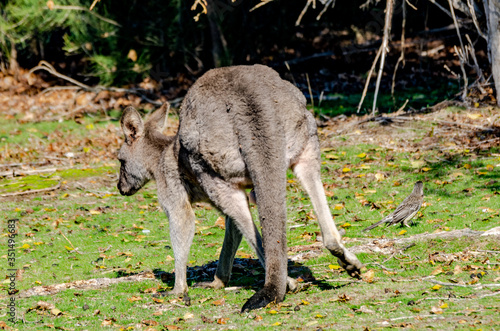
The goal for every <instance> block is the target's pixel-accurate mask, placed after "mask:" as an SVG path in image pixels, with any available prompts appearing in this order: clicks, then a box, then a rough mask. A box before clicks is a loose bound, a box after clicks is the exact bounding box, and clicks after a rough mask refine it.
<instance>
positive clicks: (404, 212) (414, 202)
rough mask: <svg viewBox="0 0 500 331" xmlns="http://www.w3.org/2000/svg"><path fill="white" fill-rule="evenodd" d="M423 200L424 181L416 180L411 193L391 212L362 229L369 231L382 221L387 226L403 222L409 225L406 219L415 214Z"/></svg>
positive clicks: (408, 219)
mask: <svg viewBox="0 0 500 331" xmlns="http://www.w3.org/2000/svg"><path fill="white" fill-rule="evenodd" d="M423 201H424V183H422V182H421V181H418V182H416V183H415V186H413V191H412V192H411V194H410V195H409V196H408V197H406V199H404V200H403V202H401V204H400V205H399V206H398V208H396V210H395V211H394V212H393V213H391V214H389V215H387V216H386V217H384V218H383V219H382V220H381V221H379V222H377V223H375V224H373V225H370V226H369V227H367V228H366V229H364V230H363V231H369V230H371V229H374V228H376V227H377V226H379V225H380V224H383V223H387V226H389V225H394V224H398V223H403V224H404V225H405V226H408V227H409V225H408V221H410V220H411V219H412V218H413V216H415V214H416V213H417V212H418V211H419V209H420V207H421V206H422V202H423Z"/></svg>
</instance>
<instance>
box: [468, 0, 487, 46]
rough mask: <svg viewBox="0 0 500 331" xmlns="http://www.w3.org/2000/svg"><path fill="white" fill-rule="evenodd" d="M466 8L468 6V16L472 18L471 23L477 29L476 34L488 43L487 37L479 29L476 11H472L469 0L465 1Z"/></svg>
mask: <svg viewBox="0 0 500 331" xmlns="http://www.w3.org/2000/svg"><path fill="white" fill-rule="evenodd" d="M467 6H469V10H470V14H471V16H472V21H473V22H474V26H475V27H476V29H477V33H478V34H479V35H480V36H481V37H483V39H484V40H486V41H488V36H487V35H486V34H485V33H484V32H483V31H482V30H481V28H480V27H479V22H478V20H477V16H476V10H475V9H474V4H473V3H472V1H471V0H467Z"/></svg>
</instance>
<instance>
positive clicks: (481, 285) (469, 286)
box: [425, 279, 500, 289]
mask: <svg viewBox="0 0 500 331" xmlns="http://www.w3.org/2000/svg"><path fill="white" fill-rule="evenodd" d="M425 280H426V281H428V282H431V283H434V284H438V285H443V286H457V287H466V288H472V289H481V288H482V287H500V284H476V285H465V284H454V283H445V282H440V281H439V280H435V279H425Z"/></svg>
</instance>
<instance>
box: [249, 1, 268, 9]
mask: <svg viewBox="0 0 500 331" xmlns="http://www.w3.org/2000/svg"><path fill="white" fill-rule="evenodd" d="M271 1H273V0H261V1H260V2H259V3H258V4H256V5H255V6H254V7H252V9H250V11H254V10H255V9H257V8H260V7H262V6H264V5H267V4H268V3H270V2H271Z"/></svg>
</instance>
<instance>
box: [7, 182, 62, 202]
mask: <svg viewBox="0 0 500 331" xmlns="http://www.w3.org/2000/svg"><path fill="white" fill-rule="evenodd" d="M60 187H61V183H59V184H57V185H56V186H52V187H47V188H42V189H39V190H28V191H20V192H13V193H5V194H0V197H3V198H5V197H13V196H17V195H26V194H35V193H43V192H50V191H55V190H58V189H59V188H60Z"/></svg>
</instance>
